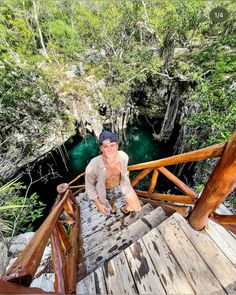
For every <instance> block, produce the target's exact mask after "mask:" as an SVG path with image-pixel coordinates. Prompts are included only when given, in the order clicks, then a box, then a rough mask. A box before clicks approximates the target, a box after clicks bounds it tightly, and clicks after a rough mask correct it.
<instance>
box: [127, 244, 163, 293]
mask: <svg viewBox="0 0 236 295" xmlns="http://www.w3.org/2000/svg"><path fill="white" fill-rule="evenodd" d="M124 252H125V255H126V257H127V260H128V263H129V266H130V269H131V271H132V274H133V277H134V281H135V284H136V286H137V289H138V292H139V293H140V294H166V292H165V290H164V288H163V286H162V284H161V282H160V278H159V277H158V274H157V272H156V270H155V267H154V266H153V264H152V261H151V259H150V257H149V255H148V253H147V251H146V248H145V246H144V244H143V242H142V240H141V239H140V240H138V241H136V242H135V243H133V244H132V245H131V246H130V247H128V248H127V249H125V250H124Z"/></svg>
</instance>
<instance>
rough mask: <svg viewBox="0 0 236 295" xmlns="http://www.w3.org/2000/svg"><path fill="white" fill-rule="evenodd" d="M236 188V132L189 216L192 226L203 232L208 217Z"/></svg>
mask: <svg viewBox="0 0 236 295" xmlns="http://www.w3.org/2000/svg"><path fill="white" fill-rule="evenodd" d="M235 186H236V132H234V134H233V135H232V137H231V139H230V140H229V142H228V143H227V144H226V148H225V150H224V151H223V154H222V156H221V158H220V160H219V162H218V163H217V165H216V167H215V169H214V171H213V172H212V174H211V175H210V178H209V180H208V182H207V184H206V186H205V188H204V190H203V192H202V195H201V197H200V198H199V199H198V200H197V202H196V205H195V207H194V208H193V211H192V212H191V214H190V216H189V223H190V225H191V226H192V227H193V228H194V229H196V230H202V229H203V228H204V227H205V226H206V225H207V222H208V217H209V216H210V215H211V214H212V213H213V212H214V211H215V210H216V208H217V207H218V206H219V205H220V204H221V203H222V202H223V201H224V200H225V198H226V197H227V195H228V194H229V193H230V192H231V191H232V190H233V189H234V188H235Z"/></svg>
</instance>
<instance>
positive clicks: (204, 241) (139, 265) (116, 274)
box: [0, 132, 236, 294]
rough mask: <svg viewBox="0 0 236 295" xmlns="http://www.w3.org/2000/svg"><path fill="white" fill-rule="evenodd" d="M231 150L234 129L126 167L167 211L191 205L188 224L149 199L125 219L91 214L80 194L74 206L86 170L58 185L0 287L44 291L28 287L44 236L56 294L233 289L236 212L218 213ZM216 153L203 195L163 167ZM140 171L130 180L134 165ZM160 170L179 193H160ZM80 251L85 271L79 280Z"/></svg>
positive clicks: (231, 168) (229, 180) (234, 163)
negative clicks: (225, 137)
mask: <svg viewBox="0 0 236 295" xmlns="http://www.w3.org/2000/svg"><path fill="white" fill-rule="evenodd" d="M235 154H236V132H234V134H233V135H232V137H231V139H230V140H229V141H228V142H223V143H219V144H216V145H213V146H210V147H205V148H202V149H199V150H194V151H190V152H187V153H183V154H179V155H173V156H170V157H168V158H163V159H158V160H155V161H150V162H146V163H140V164H135V165H131V166H129V167H128V170H129V171H130V172H131V174H130V177H131V180H132V181H131V184H132V186H133V187H134V189H135V186H136V185H137V184H138V183H139V182H140V181H142V180H143V178H145V177H146V176H148V177H149V181H150V182H149V186H148V188H145V189H146V190H145V191H141V190H137V189H135V191H136V193H137V195H138V196H139V197H140V200H143V202H144V203H148V202H152V204H154V205H155V206H156V205H161V206H164V208H168V209H169V210H171V212H173V210H174V211H177V212H186V209H187V208H186V207H189V208H191V210H190V212H189V214H188V222H189V224H190V225H191V227H190V226H189V225H188V223H187V222H186V221H185V220H184V219H183V218H182V217H181V216H180V215H178V214H177V213H175V214H174V215H173V216H171V217H169V218H168V219H166V217H167V216H166V215H164V214H163V211H162V210H161V209H158V208H156V209H152V207H150V206H149V205H145V206H143V209H142V211H141V212H140V213H138V214H137V215H135V216H129V217H125V218H124V216H121V215H120V213H118V215H117V216H116V217H111V216H109V217H105V216H102V215H98V214H95V213H96V212H95V211H94V210H95V207H94V205H93V204H92V203H91V205H88V204H87V205H85V204H83V201H84V200H82V199H81V200H77V202H78V203H79V205H78V203H77V202H76V199H75V196H77V195H78V193H80V192H81V191H83V190H84V188H85V185H84V184H81V183H82V182H81V178H82V177H84V175H85V173H81V174H80V175H78V176H77V177H76V178H75V179H73V180H72V181H70V182H69V183H62V184H60V185H59V186H58V187H57V191H58V197H57V199H56V201H55V204H54V205H53V208H52V211H51V213H50V214H49V215H48V217H47V218H46V220H45V221H44V222H43V224H42V225H41V226H40V228H39V229H38V230H37V232H36V234H35V235H34V237H33V238H32V240H31V241H30V243H29V244H28V245H27V246H26V248H25V249H24V251H23V252H22V254H21V255H20V256H19V257H18V258H17V259H16V261H15V262H14V263H13V264H12V266H11V267H10V268H9V269H8V270H7V272H6V274H5V275H4V276H2V277H1V278H0V293H4V294H26V293H30V294H45V293H47V292H45V291H44V290H42V289H37V290H36V289H34V288H30V287H28V286H30V284H31V282H32V279H33V277H34V276H35V273H36V271H37V268H38V266H39V263H40V260H41V257H42V255H43V252H44V249H45V247H46V245H47V243H48V241H49V239H50V242H51V246H52V260H53V268H54V274H55V281H54V289H55V292H54V294H58V293H60V294H74V293H75V290H76V289H77V290H76V292H77V294H95V293H97V294H98V293H101V294H107V293H109V294H112V293H116V294H123V293H136V294H138V293H140V294H157V293H158V294H159V293H160V294H161V293H163V294H164V293H167V294H225V293H228V294H229V293H231V294H236V270H235V265H236V242H235V239H236V238H235V235H234V234H236V214H230V213H228V212H223V214H222V213H221V212H216V209H217V208H218V207H219V206H220V205H221V203H222V202H223V201H224V200H225V199H226V197H227V196H228V194H229V193H230V192H231V191H233V189H234V188H235V185H236V158H235ZM215 157H219V161H218V162H217V164H216V166H215V168H214V170H213V172H212V173H211V175H210V177H209V179H208V181H207V183H206V184H205V187H204V189H203V191H202V193H201V196H198V195H197V193H196V192H194V191H193V190H192V189H191V188H189V187H188V186H187V185H186V184H185V183H184V182H183V181H181V180H180V179H178V178H177V177H176V176H175V175H174V174H173V173H172V172H171V171H170V170H168V168H167V167H168V166H172V165H177V164H181V163H187V162H194V161H200V160H205V159H208V158H215ZM138 170H139V171H140V173H138V175H135V178H134V179H132V171H138ZM160 173H161V174H162V175H164V176H165V177H167V178H168V179H169V180H170V181H172V182H173V183H174V185H175V186H176V187H178V188H179V189H180V190H181V191H182V194H178V195H173V194H169V193H159V192H158V184H157V181H158V180H159V181H160V179H159V177H158V175H159V174H160ZM145 187H146V186H145ZM121 205H122V204H119V206H121ZM83 206H85V207H84V208H82V207H83ZM86 206H87V207H86ZM165 219H166V220H165ZM210 219H211V220H210ZM81 220H82V225H81V222H80V221H81ZM212 220H213V221H215V222H217V224H216V223H213V221H212ZM159 223H160V224H159ZM218 224H221V225H222V226H223V227H222V226H220V225H218ZM81 227H82V229H81ZM83 227H84V228H83ZM152 228H153V229H152ZM151 229H152V230H151ZM194 229H195V230H194ZM226 229H227V230H229V231H231V233H229V232H228V231H227V230H226ZM82 230H83V231H84V233H83V234H82ZM196 230H202V231H200V232H199V231H196ZM233 233H234V234H233ZM82 238H83V240H84V243H83V244H82ZM84 254H85V255H84ZM84 256H85V263H86V264H87V274H88V276H86V277H84V276H83V279H82V280H81V279H78V277H79V278H81V277H82V274H83V272H81V270H83V268H82V267H81V265H83V261H84ZM78 265H79V275H78V273H77V266H78ZM78 281H79V282H78ZM52 294H53V293H52Z"/></svg>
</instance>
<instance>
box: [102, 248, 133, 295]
mask: <svg viewBox="0 0 236 295" xmlns="http://www.w3.org/2000/svg"><path fill="white" fill-rule="evenodd" d="M104 270H105V278H106V285H107V291H108V294H136V293H137V290H136V287H135V284H134V281H133V278H132V274H131V272H130V269H129V266H128V263H127V260H126V257H125V255H124V253H123V252H121V253H120V254H118V255H117V256H115V257H113V259H112V260H110V261H108V262H107V263H105V264H104Z"/></svg>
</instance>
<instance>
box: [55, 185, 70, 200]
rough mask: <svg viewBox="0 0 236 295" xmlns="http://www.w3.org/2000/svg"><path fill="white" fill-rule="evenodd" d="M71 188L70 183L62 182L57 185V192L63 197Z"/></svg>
mask: <svg viewBox="0 0 236 295" xmlns="http://www.w3.org/2000/svg"><path fill="white" fill-rule="evenodd" d="M68 188H69V184H68V183H61V184H59V185H58V186H57V192H58V194H59V195H60V197H61V198H62V197H63V196H64V194H65V193H66V191H67V190H68Z"/></svg>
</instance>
